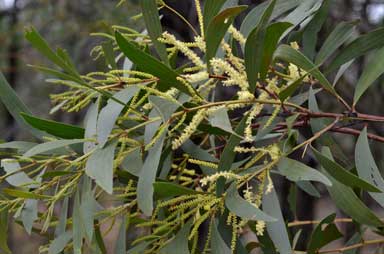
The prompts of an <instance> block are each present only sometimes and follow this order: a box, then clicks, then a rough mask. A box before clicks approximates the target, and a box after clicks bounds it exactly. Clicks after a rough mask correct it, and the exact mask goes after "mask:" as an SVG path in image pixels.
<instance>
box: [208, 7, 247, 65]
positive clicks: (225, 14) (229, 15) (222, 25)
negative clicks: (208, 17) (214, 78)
mask: <svg viewBox="0 0 384 254" xmlns="http://www.w3.org/2000/svg"><path fill="white" fill-rule="evenodd" d="M214 1H217V0H214ZM245 9H246V6H244V5H242V6H236V7H231V8H228V9H225V10H224V11H222V12H221V13H220V14H218V15H217V16H215V17H214V18H213V19H212V21H211V22H210V23H209V25H208V28H207V31H206V33H205V38H206V42H207V44H206V45H207V46H206V47H207V50H206V58H207V64H208V67H209V66H210V65H209V62H210V60H211V59H212V58H213V57H215V55H216V52H217V49H218V47H219V46H220V43H221V41H222V40H223V38H224V35H225V33H226V32H227V30H228V28H229V26H230V25H231V24H232V23H233V21H234V19H235V17H236V16H237V15H238V14H240V12H242V11H243V10H245Z"/></svg>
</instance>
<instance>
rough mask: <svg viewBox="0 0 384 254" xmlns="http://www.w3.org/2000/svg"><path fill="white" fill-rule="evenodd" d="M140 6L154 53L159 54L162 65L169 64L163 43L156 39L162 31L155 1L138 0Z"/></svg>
mask: <svg viewBox="0 0 384 254" xmlns="http://www.w3.org/2000/svg"><path fill="white" fill-rule="evenodd" d="M140 6H141V11H142V13H143V17H144V21H145V25H146V27H147V30H148V34H149V36H150V37H151V40H152V43H153V44H154V45H155V48H156V51H157V53H158V54H159V56H160V58H161V60H162V61H163V62H164V63H166V64H169V60H168V54H167V50H166V47H165V45H164V44H163V43H161V42H159V41H158V38H159V37H160V36H161V35H162V33H163V29H162V27H161V23H160V16H159V11H158V8H157V1H156V0H140Z"/></svg>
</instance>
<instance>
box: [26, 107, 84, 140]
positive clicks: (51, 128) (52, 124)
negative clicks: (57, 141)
mask: <svg viewBox="0 0 384 254" xmlns="http://www.w3.org/2000/svg"><path fill="white" fill-rule="evenodd" d="M20 115H21V117H23V119H24V120H25V121H26V122H27V123H28V124H30V125H31V126H32V127H34V128H35V129H37V130H41V131H45V132H46V133H48V134H51V135H53V136H55V137H58V138H64V139H80V138H84V129H83V128H80V127H78V126H75V125H69V124H64V123H60V122H56V121H52V120H46V119H42V118H38V117H34V116H32V115H29V114H26V113H20Z"/></svg>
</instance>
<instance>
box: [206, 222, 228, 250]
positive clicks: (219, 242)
mask: <svg viewBox="0 0 384 254" xmlns="http://www.w3.org/2000/svg"><path fill="white" fill-rule="evenodd" d="M211 227H212V229H211V230H212V236H211V253H212V254H231V253H232V250H231V249H230V248H229V247H228V245H227V244H226V242H225V241H224V240H223V238H222V237H221V235H220V231H219V229H218V225H217V222H216V220H215V219H214V220H213V221H212V223H211Z"/></svg>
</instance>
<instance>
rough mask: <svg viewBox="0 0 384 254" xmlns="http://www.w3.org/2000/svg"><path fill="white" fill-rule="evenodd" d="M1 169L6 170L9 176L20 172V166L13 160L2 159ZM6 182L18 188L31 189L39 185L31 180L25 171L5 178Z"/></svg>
mask: <svg viewBox="0 0 384 254" xmlns="http://www.w3.org/2000/svg"><path fill="white" fill-rule="evenodd" d="M1 167H2V168H3V169H4V170H5V172H6V173H7V174H12V173H14V172H18V171H20V168H21V167H20V164H19V162H17V161H16V160H13V159H2V160H1ZM5 180H6V181H7V182H8V183H9V184H10V185H12V186H16V187H27V186H28V187H30V188H36V187H38V185H37V184H36V181H35V180H33V179H32V178H30V177H29V176H28V175H27V174H26V173H25V172H24V171H21V172H18V173H16V174H12V175H10V176H8V177H7V178H5Z"/></svg>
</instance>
